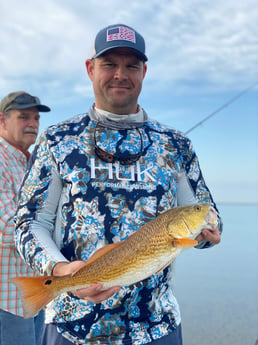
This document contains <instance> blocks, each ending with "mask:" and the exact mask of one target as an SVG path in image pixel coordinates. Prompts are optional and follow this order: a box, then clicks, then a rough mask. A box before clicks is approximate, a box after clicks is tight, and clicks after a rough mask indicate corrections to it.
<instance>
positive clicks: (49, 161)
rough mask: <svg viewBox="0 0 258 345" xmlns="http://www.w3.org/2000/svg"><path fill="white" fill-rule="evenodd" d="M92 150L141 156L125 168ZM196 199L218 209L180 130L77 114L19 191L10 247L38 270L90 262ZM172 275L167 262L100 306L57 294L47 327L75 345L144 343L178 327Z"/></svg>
mask: <svg viewBox="0 0 258 345" xmlns="http://www.w3.org/2000/svg"><path fill="white" fill-rule="evenodd" d="M141 142H142V147H141ZM95 144H96V145H97V146H98V147H100V148H101V149H103V150H104V151H106V152H109V153H111V154H113V155H114V154H115V155H117V156H119V155H122V156H123V155H130V154H136V153H138V152H139V151H142V155H141V157H140V158H139V160H138V161H136V162H134V163H132V164H130V165H122V164H121V163H119V161H116V162H114V163H107V162H105V161H102V160H101V159H100V158H98V156H96V154H95V146H96V145H95ZM193 202H207V203H210V204H212V205H213V206H214V207H216V206H215V204H214V202H213V200H212V197H211V194H210V192H209V190H208V188H207V186H206V184H205V182H204V179H203V176H202V173H201V170H200V167H199V163H198V159H197V156H196V154H195V152H194V150H193V148H192V145H191V142H190V140H189V139H188V138H187V137H185V136H184V135H183V134H182V133H180V132H179V131H176V130H174V129H173V128H170V127H167V126H164V125H162V124H160V123H158V122H157V121H155V120H152V119H148V118H147V119H146V121H145V122H144V123H143V124H142V125H141V126H139V127H137V129H135V128H130V129H110V128H104V127H102V126H99V124H97V123H96V121H94V120H92V118H91V117H90V116H89V114H82V115H78V116H76V117H74V118H73V119H71V120H67V121H64V122H62V123H60V124H57V125H54V126H51V127H49V128H48V129H47V130H46V131H45V132H44V133H43V134H42V136H41V137H40V139H39V141H38V143H37V145H36V147H35V150H34V152H33V155H32V159H31V166H30V168H29V170H28V172H27V175H26V179H25V182H24V184H23V188H22V190H21V198H20V204H19V208H18V213H17V219H16V224H17V229H16V244H17V248H18V250H19V252H20V254H21V255H22V257H23V258H24V259H25V260H26V262H27V263H28V264H29V265H30V266H31V267H32V268H33V269H34V270H37V271H38V272H39V273H40V274H51V271H52V268H53V266H54V265H55V264H56V263H57V262H59V261H65V260H66V261H73V260H84V261H87V260H88V259H89V258H90V257H91V255H92V254H93V253H94V252H95V251H96V250H97V249H99V248H100V247H103V246H104V245H106V244H108V243H113V242H117V241H121V240H124V239H126V238H127V237H128V236H129V235H131V234H132V233H133V232H135V231H137V230H138V229H139V228H140V227H141V226H142V225H143V224H144V223H146V222H148V221H149V220H151V219H153V218H155V217H156V216H157V215H158V214H160V213H162V212H164V211H166V210H168V209H170V208H172V207H175V206H177V205H180V204H187V203H193ZM220 227H221V224H220ZM209 246H211V244H210V243H207V242H206V243H201V244H200V245H199V247H200V248H205V247H209ZM172 276H173V270H172V265H170V266H169V267H167V268H166V269H165V270H163V271H162V272H160V273H159V274H156V275H153V276H151V277H150V278H148V279H145V280H144V281H141V282H139V283H137V284H133V285H131V286H126V287H122V288H121V290H120V291H119V292H118V293H116V294H115V295H114V296H113V297H111V298H109V299H108V300H106V301H104V302H103V303H100V304H93V303H91V302H87V301H86V300H82V299H78V298H75V297H72V296H70V295H67V294H62V295H60V296H58V297H57V298H56V299H55V300H54V301H52V302H51V303H50V304H49V305H48V308H47V313H46V314H47V322H51V323H54V324H56V325H57V327H58V330H59V331H60V332H61V333H62V334H63V336H64V337H65V338H67V339H68V340H70V341H71V342H73V343H74V344H98V343H100V344H113V345H114V344H115V345H121V344H128V345H129V344H134V345H142V344H147V343H149V342H151V341H152V340H155V339H158V338H161V337H163V336H165V335H167V334H168V333H169V332H172V331H173V330H174V329H175V328H176V327H177V326H178V325H179V323H180V321H181V319H180V312H179V307H178V304H177V301H176V299H175V297H174V295H173V291H172V289H173V280H172Z"/></svg>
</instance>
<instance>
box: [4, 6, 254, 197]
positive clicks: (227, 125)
mask: <svg viewBox="0 0 258 345" xmlns="http://www.w3.org/2000/svg"><path fill="white" fill-rule="evenodd" d="M117 23H124V24H127V25H129V26H132V27H134V28H135V29H136V30H137V31H139V32H140V33H141V34H142V35H143V36H144V38H145V42H146V54H147V56H148V62H147V75H146V77H145V80H144V83H143V89H142V93H141V96H140V98H139V103H140V105H141V106H142V107H143V108H144V109H145V110H146V112H147V113H148V115H149V117H151V118H154V119H156V120H158V121H160V122H162V123H164V124H167V125H169V126H172V127H174V128H176V129H179V130H180V131H182V132H188V131H189V130H190V129H191V128H192V127H193V126H195V125H196V124H198V123H199V122H201V121H202V120H203V119H205V118H206V117H207V116H209V115H211V114H214V115H213V116H211V117H210V118H208V119H207V121H205V122H203V123H202V124H201V125H200V126H197V127H196V128H194V129H193V130H191V131H190V132H189V133H188V136H189V138H190V139H191V140H192V143H193V146H194V149H195V151H196V153H197V155H198V157H199V160H200V165H201V168H202V172H203V175H204V178H205V180H206V183H207V185H208V186H209V189H210V190H211V192H212V195H213V197H214V199H215V201H216V202H217V203H222V202H256V203H258V3H257V0H238V1H236V0H227V1H225V0H214V1H210V0H145V1H144V0H142V1H140V0H130V1H126V2H122V1H118V0H109V1H103V0H73V1H70V0H69V1H68V0H44V1H41V0H38V1H36V0H26V1H20V0H8V1H1V3H0V47H1V48H0V68H1V73H0V98H2V97H4V96H5V95H6V94H8V93H9V92H12V91H17V90H24V91H27V92H29V93H31V94H32V95H36V96H38V97H39V98H40V99H41V102H42V103H43V104H46V105H48V106H50V107H51V110H52V111H51V112H50V113H42V114H41V125H40V132H42V131H43V130H44V129H45V128H46V127H48V126H50V125H52V124H55V123H57V122H60V121H63V120H65V119H68V118H71V117H72V116H74V115H76V114H79V113H84V112H86V111H87V110H88V108H89V107H90V106H91V105H92V103H93V102H94V96H93V91H92V84H91V81H90V80H89V78H88V76H87V74H86V69H85V60H86V59H87V58H88V57H89V54H90V51H91V47H92V44H93V40H94V37H95V35H96V33H97V32H98V31H99V30H101V29H102V28H103V27H105V26H107V25H110V24H117Z"/></svg>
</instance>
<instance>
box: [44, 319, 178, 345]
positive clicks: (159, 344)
mask: <svg viewBox="0 0 258 345" xmlns="http://www.w3.org/2000/svg"><path fill="white" fill-rule="evenodd" d="M42 345H72V343H71V342H70V341H68V340H66V339H65V338H64V337H63V336H62V335H61V334H60V333H58V332H57V329H56V326H55V325H53V324H51V323H50V324H47V325H46V329H45V334H44V338H43V342H42ZM147 345H182V332H181V325H179V326H178V327H177V328H176V329H175V331H174V332H172V333H170V334H169V335H167V336H165V337H163V338H160V339H158V340H154V341H152V342H151V343H148V344H147Z"/></svg>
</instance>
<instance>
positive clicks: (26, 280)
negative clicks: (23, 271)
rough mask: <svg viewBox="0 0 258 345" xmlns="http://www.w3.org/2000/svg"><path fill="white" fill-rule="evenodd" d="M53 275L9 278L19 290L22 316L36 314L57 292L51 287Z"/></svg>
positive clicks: (26, 316) (28, 316)
mask: <svg viewBox="0 0 258 345" xmlns="http://www.w3.org/2000/svg"><path fill="white" fill-rule="evenodd" d="M52 281H53V277H46V276H44V277H15V278H12V279H10V282H11V283H14V284H15V285H16V286H17V288H18V289H19V291H20V295H21V299H22V305H23V310H24V318H25V319H27V318H30V317H33V316H35V315H37V314H38V312H39V311H40V310H41V309H43V308H44V307H45V306H46V305H47V304H48V303H49V302H50V301H51V300H52V299H53V298H55V297H56V296H57V293H56V292H55V290H54V289H53V288H52V286H51V283H52Z"/></svg>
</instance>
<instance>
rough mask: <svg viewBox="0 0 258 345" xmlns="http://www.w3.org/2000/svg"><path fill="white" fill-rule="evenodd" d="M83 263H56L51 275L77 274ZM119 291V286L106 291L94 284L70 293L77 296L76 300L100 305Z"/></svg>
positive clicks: (100, 285)
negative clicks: (81, 299)
mask: <svg viewBox="0 0 258 345" xmlns="http://www.w3.org/2000/svg"><path fill="white" fill-rule="evenodd" d="M84 264H85V262H83V261H74V262H71V263H69V262H58V263H57V264H56V265H55V267H54V269H53V275H54V276H56V277H60V276H64V275H69V274H72V273H75V272H77V271H78V270H79V269H80V267H81V266H83V265H84ZM119 290H120V287H119V286H113V287H111V288H109V289H107V290H102V284H94V285H91V286H89V287H87V288H83V289H78V290H74V291H72V293H73V294H74V295H75V296H77V297H78V298H84V299H86V300H87V301H90V302H93V303H96V304H97V303H101V302H103V301H105V300H106V299H108V298H109V297H111V296H113V295H114V294H115V293H116V292H118V291H119Z"/></svg>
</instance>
